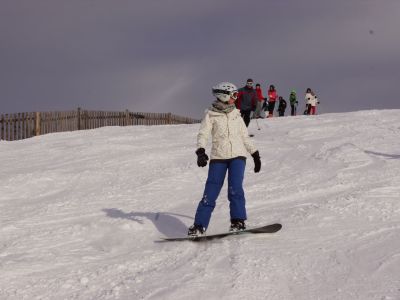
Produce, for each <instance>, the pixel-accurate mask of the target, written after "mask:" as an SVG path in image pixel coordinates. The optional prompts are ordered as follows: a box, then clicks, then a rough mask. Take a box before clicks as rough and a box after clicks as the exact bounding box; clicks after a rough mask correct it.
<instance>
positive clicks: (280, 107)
mask: <svg viewBox="0 0 400 300" xmlns="http://www.w3.org/2000/svg"><path fill="white" fill-rule="evenodd" d="M286 106H287V103H286V100H285V99H283V97H279V105H278V113H279V116H280V117H284V116H285V110H286Z"/></svg>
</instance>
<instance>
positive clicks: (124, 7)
mask: <svg viewBox="0 0 400 300" xmlns="http://www.w3.org/2000/svg"><path fill="white" fill-rule="evenodd" d="M0 8H1V9H0V113H11V112H24V111H54V110H70V109H75V108H76V107H78V106H80V107H82V108H85V109H93V110H125V109H129V110H131V111H141V112H173V113H176V114H179V115H185V116H191V117H200V116H201V115H202V113H203V111H204V109H205V108H206V107H208V106H209V104H210V102H211V101H212V95H211V87H212V86H213V85H214V84H216V83H218V82H221V81H230V82H233V83H235V84H236V85H238V86H239V87H240V86H243V85H244V84H245V81H246V79H247V78H249V77H250V78H253V79H254V81H255V82H259V83H261V85H262V88H263V89H264V91H266V89H267V85H269V84H274V85H275V86H276V87H277V90H278V94H280V95H282V96H283V97H284V98H287V97H288V95H289V93H290V90H291V89H295V90H296V91H297V92H298V95H299V97H300V98H301V107H303V106H304V102H303V101H302V100H303V97H304V91H305V89H306V88H307V87H310V88H312V89H314V90H315V92H316V93H317V95H318V96H319V99H320V101H321V105H320V107H319V112H321V113H326V112H345V111H354V110H361V109H386V108H387V109H390V108H400V104H399V103H400V102H399V100H400V97H399V96H398V95H399V92H400V86H399V85H400V34H399V28H400V1H399V0H335V1H331V0H301V1H299V0H254V1H252V0H247V1H243V0H202V1H194V0H193V1H192V0H147V1H138V0H112V1H111V0H0Z"/></svg>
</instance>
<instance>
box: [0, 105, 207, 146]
mask: <svg viewBox="0 0 400 300" xmlns="http://www.w3.org/2000/svg"><path fill="white" fill-rule="evenodd" d="M199 122H200V121H199V120H196V119H192V118H186V117H181V116H177V115H174V114H171V113H137V112H130V111H128V110H126V111H122V112H118V111H117V112H110V111H90V110H82V109H80V108H78V109H77V110H74V111H64V112H30V113H15V114H1V115H0V140H7V141H16V140H22V139H26V138H30V137H33V136H37V135H42V134H47V133H54V132H63V131H74V130H86V129H95V128H99V127H104V126H132V125H167V124H194V123H199Z"/></svg>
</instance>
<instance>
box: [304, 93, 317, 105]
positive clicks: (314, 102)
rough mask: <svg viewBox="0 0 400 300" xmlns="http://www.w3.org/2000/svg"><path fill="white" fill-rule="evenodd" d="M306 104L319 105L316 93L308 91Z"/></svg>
mask: <svg viewBox="0 0 400 300" xmlns="http://www.w3.org/2000/svg"><path fill="white" fill-rule="evenodd" d="M305 98H306V104H311V106H317V104H318V98H317V96H316V95H313V94H311V93H306V97H305Z"/></svg>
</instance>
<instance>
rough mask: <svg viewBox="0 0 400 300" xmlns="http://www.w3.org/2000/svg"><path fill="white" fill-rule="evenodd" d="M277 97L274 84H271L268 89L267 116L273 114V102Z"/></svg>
mask: <svg viewBox="0 0 400 300" xmlns="http://www.w3.org/2000/svg"><path fill="white" fill-rule="evenodd" d="M277 98H278V94H277V93H276V89H275V86H274V85H273V84H271V85H270V86H269V90H268V118H272V117H273V116H274V109H275V102H276V99H277Z"/></svg>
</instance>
